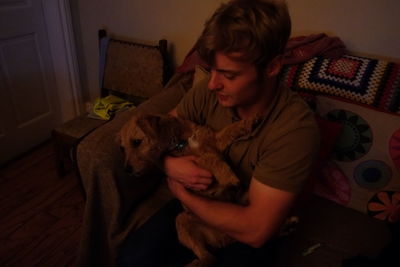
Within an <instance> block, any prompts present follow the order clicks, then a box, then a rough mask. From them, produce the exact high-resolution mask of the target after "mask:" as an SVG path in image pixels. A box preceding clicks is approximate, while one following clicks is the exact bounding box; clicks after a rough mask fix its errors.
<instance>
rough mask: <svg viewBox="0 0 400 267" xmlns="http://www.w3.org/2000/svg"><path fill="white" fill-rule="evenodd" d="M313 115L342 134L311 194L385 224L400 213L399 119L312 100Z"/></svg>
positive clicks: (335, 101) (351, 105) (326, 100)
mask: <svg viewBox="0 0 400 267" xmlns="http://www.w3.org/2000/svg"><path fill="white" fill-rule="evenodd" d="M316 108H317V110H316V112H317V114H319V115H320V116H323V117H325V118H327V119H328V120H330V121H335V122H339V123H341V124H342V125H343V130H342V133H341V135H340V136H339V138H338V140H337V142H336V144H335V148H334V151H333V158H332V159H331V160H330V161H329V162H328V163H327V164H325V166H323V170H322V174H321V177H319V178H320V179H318V184H317V186H316V187H315V193H316V194H318V195H320V196H324V197H327V198H328V199H331V200H333V201H335V202H337V203H339V204H341V205H345V206H348V207H350V208H353V209H355V210H358V211H361V212H364V213H368V214H369V215H371V216H373V217H376V218H379V219H383V220H388V221H395V220H397V219H398V216H399V213H400V116H398V115H395V114H390V113H386V112H381V111H377V110H375V109H372V108H367V107H366V106H362V105H357V104H354V103H350V102H345V101H343V100H339V99H338V98H333V97H327V96H317V98H316Z"/></svg>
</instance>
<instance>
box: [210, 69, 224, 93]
mask: <svg viewBox="0 0 400 267" xmlns="http://www.w3.org/2000/svg"><path fill="white" fill-rule="evenodd" d="M222 87H223V85H222V83H221V80H220V77H219V74H218V73H217V72H216V71H215V70H211V74H210V80H209V81H208V89H210V90H220V89H222Z"/></svg>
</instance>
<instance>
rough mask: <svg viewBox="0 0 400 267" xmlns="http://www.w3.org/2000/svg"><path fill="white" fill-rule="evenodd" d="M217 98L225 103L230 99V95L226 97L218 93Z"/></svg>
mask: <svg viewBox="0 0 400 267" xmlns="http://www.w3.org/2000/svg"><path fill="white" fill-rule="evenodd" d="M217 97H218V100H219V101H222V102H225V101H227V100H228V99H229V95H224V94H221V93H218V94H217Z"/></svg>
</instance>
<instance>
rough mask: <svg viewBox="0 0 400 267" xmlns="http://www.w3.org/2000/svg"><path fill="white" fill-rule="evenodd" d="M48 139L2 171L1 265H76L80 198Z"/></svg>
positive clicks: (77, 188) (0, 186)
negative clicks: (58, 169)
mask: <svg viewBox="0 0 400 267" xmlns="http://www.w3.org/2000/svg"><path fill="white" fill-rule="evenodd" d="M54 160H55V156H54V152H53V147H52V144H51V143H50V142H47V143H45V144H43V145H41V146H40V147H39V148H37V149H35V150H34V151H32V152H31V153H29V154H27V155H26V156H24V157H22V158H21V159H19V160H16V161H14V162H12V163H10V164H8V165H7V166H6V167H4V168H3V169H0V266H18V267H24V266H29V267H30V266H57V267H59V266H74V261H75V258H76V252H77V247H78V242H79V235H80V230H81V224H82V214H83V206H84V198H83V195H82V192H81V188H80V185H79V183H78V179H77V177H76V175H75V174H74V173H73V172H70V173H69V174H67V175H66V176H65V177H63V178H59V177H58V175H57V172H56V168H55V162H54Z"/></svg>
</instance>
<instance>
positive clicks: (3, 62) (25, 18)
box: [0, 0, 60, 165]
mask: <svg viewBox="0 0 400 267" xmlns="http://www.w3.org/2000/svg"><path fill="white" fill-rule="evenodd" d="M59 114H60V110H59V104H58V100H57V88H56V82H55V78H54V70H53V66H52V59H51V54H50V47H49V42H48V37H47V32H46V25H45V19H44V14H43V7H42V1H41V0H0V165H2V164H3V163H4V162H6V161H7V160H9V159H12V158H14V157H16V156H18V155H20V154H21V153H23V152H25V151H27V150H28V149H29V148H32V147H34V146H35V145H37V144H39V143H40V142H43V141H44V140H46V139H47V138H49V137H50V133H51V129H53V128H54V126H55V125H56V122H57V120H58V119H59V117H60V116H59Z"/></svg>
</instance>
